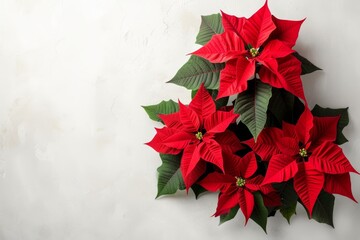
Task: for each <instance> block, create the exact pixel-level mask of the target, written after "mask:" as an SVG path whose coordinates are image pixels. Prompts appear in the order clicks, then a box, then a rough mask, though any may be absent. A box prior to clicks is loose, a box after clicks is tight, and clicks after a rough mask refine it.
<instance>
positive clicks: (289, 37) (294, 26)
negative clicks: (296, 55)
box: [271, 16, 305, 47]
mask: <svg viewBox="0 0 360 240" xmlns="http://www.w3.org/2000/svg"><path fill="white" fill-rule="evenodd" d="M273 21H274V23H275V25H276V29H275V31H274V32H273V33H272V35H271V38H272V39H279V40H281V41H283V42H284V43H286V44H287V45H288V46H289V47H293V46H294V45H295V43H296V40H297V38H298V35H299V30H300V27H301V24H302V23H303V22H304V21H305V19H304V20H300V21H292V20H283V19H278V18H276V17H275V16H273Z"/></svg>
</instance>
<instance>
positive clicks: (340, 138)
mask: <svg viewBox="0 0 360 240" xmlns="http://www.w3.org/2000/svg"><path fill="white" fill-rule="evenodd" d="M311 112H312V114H313V115H314V116H317V117H335V116H340V119H339V122H338V127H337V136H336V141H335V143H336V144H338V145H341V144H343V143H346V142H347V141H348V140H347V139H346V137H345V136H344V134H343V133H342V131H343V129H344V128H345V127H346V126H347V125H348V124H349V115H348V108H337V109H332V108H322V107H320V106H319V105H315V107H314V109H313V110H312V111H311Z"/></svg>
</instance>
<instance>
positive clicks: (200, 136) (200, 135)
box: [195, 132, 203, 140]
mask: <svg viewBox="0 0 360 240" xmlns="http://www.w3.org/2000/svg"><path fill="white" fill-rule="evenodd" d="M195 137H196V138H197V139H199V140H202V139H203V134H202V132H197V133H196V134H195Z"/></svg>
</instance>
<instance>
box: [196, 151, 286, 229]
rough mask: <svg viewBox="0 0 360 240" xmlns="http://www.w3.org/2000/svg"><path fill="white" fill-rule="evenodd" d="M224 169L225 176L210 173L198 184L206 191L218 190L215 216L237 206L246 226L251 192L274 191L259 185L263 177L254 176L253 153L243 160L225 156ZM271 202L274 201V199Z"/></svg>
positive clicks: (251, 207)
mask: <svg viewBox="0 0 360 240" xmlns="http://www.w3.org/2000/svg"><path fill="white" fill-rule="evenodd" d="M224 168H225V174H223V173H219V172H213V173H210V174H209V175H207V176H206V178H204V179H203V180H202V181H200V182H199V184H200V185H201V186H202V187H204V188H205V189H207V190H208V191H213V192H215V191H218V190H220V194H219V199H218V206H217V209H216V212H215V214H214V215H215V216H219V215H223V214H226V213H228V212H229V211H230V210H231V208H233V207H235V206H237V205H238V206H240V209H241V211H242V212H243V214H244V216H245V224H246V223H247V221H248V219H249V218H250V216H251V214H252V212H253V209H254V205H255V202H254V196H253V192H255V191H261V192H262V193H263V194H270V193H272V192H273V191H274V189H273V188H272V187H271V186H270V185H267V186H264V185H261V184H262V181H263V179H264V177H263V176H261V175H257V176H254V174H255V172H256V170H257V163H256V158H255V154H254V153H253V152H250V153H248V154H247V155H245V156H244V157H243V158H240V157H239V156H237V155H232V154H226V157H225V166H224ZM273 200H276V197H275V199H273ZM277 203H280V201H277Z"/></svg>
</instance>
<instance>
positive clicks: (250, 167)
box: [240, 152, 257, 178]
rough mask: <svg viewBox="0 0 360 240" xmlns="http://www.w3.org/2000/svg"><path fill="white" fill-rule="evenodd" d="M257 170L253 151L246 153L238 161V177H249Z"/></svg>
mask: <svg viewBox="0 0 360 240" xmlns="http://www.w3.org/2000/svg"><path fill="white" fill-rule="evenodd" d="M256 170H257V163H256V157H255V154H254V152H249V153H247V154H246V155H245V156H244V157H243V158H242V159H241V161H240V177H242V178H250V177H251V176H252V175H254V173H255V172H256Z"/></svg>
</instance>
